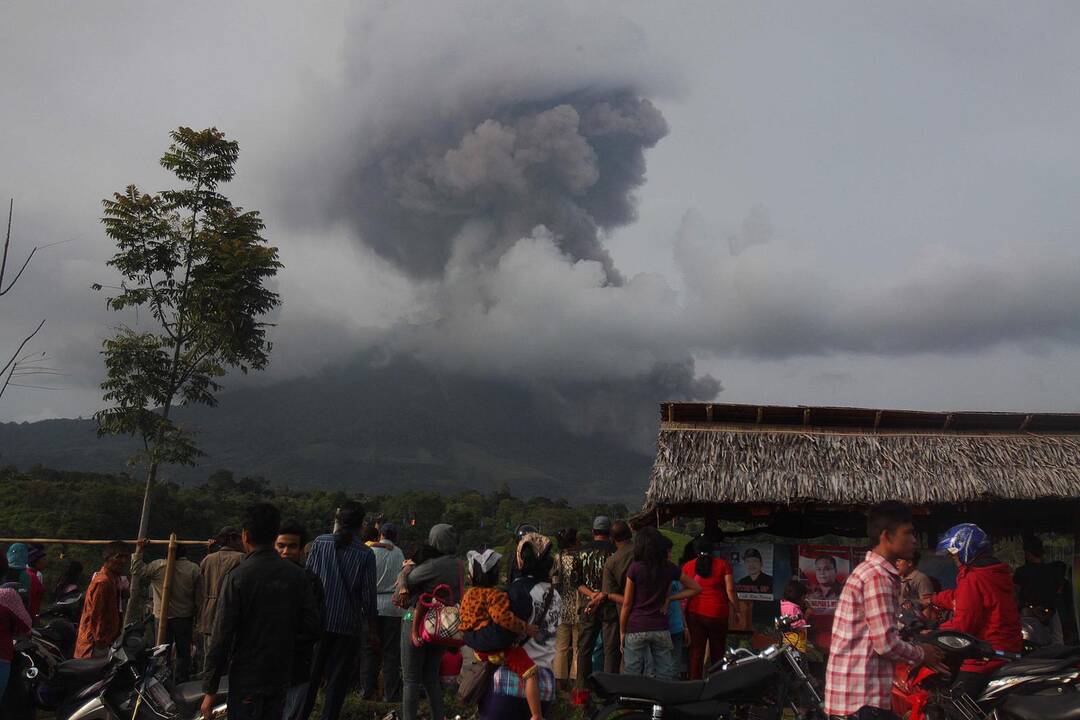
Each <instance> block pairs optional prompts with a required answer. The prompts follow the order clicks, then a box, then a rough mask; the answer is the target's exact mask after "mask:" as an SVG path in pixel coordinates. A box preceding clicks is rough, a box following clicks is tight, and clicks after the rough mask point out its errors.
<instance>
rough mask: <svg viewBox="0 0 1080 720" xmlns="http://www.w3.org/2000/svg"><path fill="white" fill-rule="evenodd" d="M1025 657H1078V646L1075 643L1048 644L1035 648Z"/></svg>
mask: <svg viewBox="0 0 1080 720" xmlns="http://www.w3.org/2000/svg"><path fill="white" fill-rule="evenodd" d="M1024 658H1025V659H1027V658H1043V659H1044V660H1045V659H1049V658H1054V659H1055V660H1062V659H1064V658H1078V659H1080V647H1077V646H1075V645H1048V646H1046V647H1041V648H1038V649H1036V650H1032V651H1031V652H1029V653H1028V654H1027V655H1025V656H1024Z"/></svg>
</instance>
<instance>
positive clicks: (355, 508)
mask: <svg viewBox="0 0 1080 720" xmlns="http://www.w3.org/2000/svg"><path fill="white" fill-rule="evenodd" d="M337 521H338V524H339V525H341V529H342V530H348V531H350V532H354V531H356V530H359V529H360V528H361V527H362V526H363V525H364V506H363V505H361V504H360V503H358V502H356V501H355V500H347V501H345V502H343V503H342V504H341V507H339V508H338V512H337Z"/></svg>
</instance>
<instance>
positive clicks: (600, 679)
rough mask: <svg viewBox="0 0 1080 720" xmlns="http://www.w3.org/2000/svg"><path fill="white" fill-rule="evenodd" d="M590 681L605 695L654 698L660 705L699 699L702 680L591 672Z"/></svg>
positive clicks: (643, 698) (702, 687) (702, 690)
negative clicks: (664, 678)
mask: <svg viewBox="0 0 1080 720" xmlns="http://www.w3.org/2000/svg"><path fill="white" fill-rule="evenodd" d="M591 680H592V683H593V684H594V685H595V686H596V687H597V688H598V689H599V690H600V691H601V693H603V694H604V695H606V696H614V695H617V696H619V697H627V698H641V699H642V700H655V701H656V702H658V703H660V704H661V705H682V704H684V703H692V702H696V701H697V700H700V699H701V696H702V693H703V692H704V690H705V682H704V681H702V680H658V679H656V678H651V677H645V676H644V675H620V674H615V673H602V672H598V673H593V674H592V677H591Z"/></svg>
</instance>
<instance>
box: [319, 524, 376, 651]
mask: <svg viewBox="0 0 1080 720" xmlns="http://www.w3.org/2000/svg"><path fill="white" fill-rule="evenodd" d="M307 567H308V569H309V570H311V571H312V572H314V573H315V574H316V575H318V576H319V579H320V580H322V584H323V589H324V590H325V591H326V625H325V629H326V631H327V632H332V633H337V634H339V635H353V636H360V635H362V634H363V632H364V629H365V627H366V621H367V620H369V619H372V618H374V617H375V616H376V615H377V612H378V611H377V609H376V604H375V599H376V596H375V555H374V553H372V552H371V549H370V548H368V547H366V546H365V545H364V543H363V542H361V541H360V539H359V538H353V541H352V542H351V543H350V544H349V545H348V546H346V547H345V548H344V549H342V550H340V551H339V550H338V549H337V546H336V545H335V543H334V536H333V535H320V536H319V537H317V538H315V541H314V542H313V543H311V552H309V553H308V558H307Z"/></svg>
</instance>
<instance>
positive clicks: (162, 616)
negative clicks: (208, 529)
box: [155, 533, 176, 645]
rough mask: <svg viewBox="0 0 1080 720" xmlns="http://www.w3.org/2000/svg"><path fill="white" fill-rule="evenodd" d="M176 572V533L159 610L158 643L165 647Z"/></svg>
mask: <svg viewBox="0 0 1080 720" xmlns="http://www.w3.org/2000/svg"><path fill="white" fill-rule="evenodd" d="M175 570H176V533H173V534H172V535H171V536H170V537H169V554H168V555H166V556H165V579H164V580H163V581H162V583H161V608H160V609H159V610H158V619H157V620H158V624H157V642H156V643H155V644H156V645H164V644H165V637H166V635H167V633H168V629H169V592H170V591H171V590H172V579H173V572H174V571H175Z"/></svg>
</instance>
